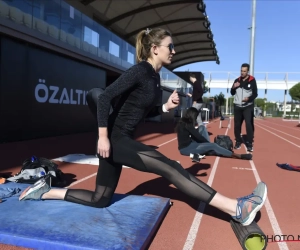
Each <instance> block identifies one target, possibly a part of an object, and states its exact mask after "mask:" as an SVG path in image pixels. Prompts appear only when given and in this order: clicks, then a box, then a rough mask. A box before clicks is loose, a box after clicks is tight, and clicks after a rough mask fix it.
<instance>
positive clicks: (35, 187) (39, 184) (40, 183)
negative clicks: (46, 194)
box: [19, 180, 46, 201]
mask: <svg viewBox="0 0 300 250" xmlns="http://www.w3.org/2000/svg"><path fill="white" fill-rule="evenodd" d="M45 185H46V181H45V180H40V181H38V182H37V183H35V184H33V185H32V186H29V187H27V188H26V189H25V190H24V191H23V192H22V194H21V195H20V197H19V201H22V200H23V199H24V198H25V197H26V196H27V195H29V194H31V193H32V192H34V191H36V190H38V189H40V188H42V187H43V186H45Z"/></svg>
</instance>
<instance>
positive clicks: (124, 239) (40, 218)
mask: <svg viewBox="0 0 300 250" xmlns="http://www.w3.org/2000/svg"><path fill="white" fill-rule="evenodd" d="M27 186H28V184H17V183H7V184H2V185H0V188H20V189H21V191H20V192H19V193H18V194H16V195H14V196H12V197H10V198H8V199H6V200H4V201H3V202H2V203H0V225H1V226H0V243H2V244H8V245H15V246H22V247H28V248H33V249H45V250H47V249H51V250H56V249H57V250H61V249H70V250H71V249H72V250H73V249H76V250H77V249H78V250H79V249H80V250H81V249H98V250H102V249H103V250H104V249H106V250H107V249H109V250H110V249H112V250H119V249H131V250H140V249H144V248H146V247H147V246H148V244H149V243H150V241H151V240H152V236H153V234H154V233H155V231H156V229H157V227H158V226H159V224H160V222H161V221H162V220H163V218H164V216H165V214H166V213H167V211H168V209H169V206H170V199H168V198H156V197H145V196H137V195H122V194H115V195H114V197H113V201H112V203H111V205H110V206H109V207H106V208H93V207H88V206H83V205H79V204H75V203H71V202H66V201H59V200H44V201H30V200H28V201H22V202H20V201H19V200H18V197H19V195H20V193H21V192H22V190H24V189H25V188H26V187H27Z"/></svg>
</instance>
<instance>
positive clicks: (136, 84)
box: [97, 61, 163, 137]
mask: <svg viewBox="0 0 300 250" xmlns="http://www.w3.org/2000/svg"><path fill="white" fill-rule="evenodd" d="M160 97H161V86H160V76H159V74H158V73H156V72H155V71H154V69H153V67H152V65H151V64H149V63H148V62H146V61H142V62H140V63H138V64H136V65H134V66H132V67H131V68H129V69H128V70H127V71H125V72H124V73H123V74H122V75H121V76H120V77H119V78H118V79H117V80H116V81H115V82H113V83H112V84H111V85H109V86H108V87H107V88H106V89H105V91H104V92H103V94H101V95H100V96H99V97H98V102H97V120H98V127H107V128H108V132H109V135H111V133H112V134H113V135H114V136H117V137H118V136H122V135H126V136H130V137H132V136H133V134H134V131H135V129H136V126H137V125H138V123H139V122H140V121H141V120H142V119H143V118H145V117H153V116H157V115H159V114H161V113H162V112H163V111H162V106H161V105H160V106H157V103H158V102H159V101H160ZM110 105H112V107H113V112H112V114H111V115H109V110H110Z"/></svg>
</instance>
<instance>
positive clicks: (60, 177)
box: [7, 156, 66, 187]
mask: <svg viewBox="0 0 300 250" xmlns="http://www.w3.org/2000/svg"><path fill="white" fill-rule="evenodd" d="M45 175H50V176H51V186H54V187H64V186H65V185H66V180H65V179H64V174H63V172H62V171H61V170H60V169H58V165H57V164H56V163H54V162H52V161H50V160H49V159H46V158H43V157H36V156H32V157H31V158H28V159H26V160H25V161H24V162H23V164H22V168H21V170H20V172H19V173H17V174H16V175H14V176H13V177H10V178H8V179H7V180H8V181H11V182H17V183H28V184H34V183H35V182H37V181H38V180H40V179H41V178H43V176H45Z"/></svg>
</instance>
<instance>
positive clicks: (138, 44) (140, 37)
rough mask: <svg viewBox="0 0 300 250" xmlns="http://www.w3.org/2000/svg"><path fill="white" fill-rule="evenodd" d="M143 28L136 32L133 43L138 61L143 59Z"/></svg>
mask: <svg viewBox="0 0 300 250" xmlns="http://www.w3.org/2000/svg"><path fill="white" fill-rule="evenodd" d="M145 33H146V31H145V30H142V31H140V32H139V33H138V34H137V37H136V45H135V51H136V62H137V63H140V62H141V61H143V59H144V58H143V57H144V56H143V54H144V53H143V52H144V46H143V42H142V41H143V38H144V37H145Z"/></svg>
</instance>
